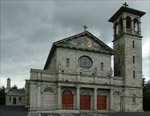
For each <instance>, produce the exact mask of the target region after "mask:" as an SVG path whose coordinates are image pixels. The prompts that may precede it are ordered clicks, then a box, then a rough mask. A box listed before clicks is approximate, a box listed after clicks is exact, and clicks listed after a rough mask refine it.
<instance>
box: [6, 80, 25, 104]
mask: <svg viewBox="0 0 150 116" xmlns="http://www.w3.org/2000/svg"><path fill="white" fill-rule="evenodd" d="M5 94H6V99H5V105H7V106H24V105H25V91H24V90H23V89H12V88H11V79H10V78H8V79H7V88H6V90H5Z"/></svg>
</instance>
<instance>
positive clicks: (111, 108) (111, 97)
mask: <svg viewBox="0 0 150 116" xmlns="http://www.w3.org/2000/svg"><path fill="white" fill-rule="evenodd" d="M110 111H113V89H110Z"/></svg>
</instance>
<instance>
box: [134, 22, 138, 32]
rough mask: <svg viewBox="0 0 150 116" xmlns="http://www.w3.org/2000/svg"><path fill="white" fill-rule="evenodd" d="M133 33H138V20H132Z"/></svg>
mask: <svg viewBox="0 0 150 116" xmlns="http://www.w3.org/2000/svg"><path fill="white" fill-rule="evenodd" d="M134 32H138V20H137V19H134Z"/></svg>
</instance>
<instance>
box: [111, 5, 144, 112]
mask: <svg viewBox="0 0 150 116" xmlns="http://www.w3.org/2000/svg"><path fill="white" fill-rule="evenodd" d="M123 5H124V6H122V7H121V8H120V9H119V10H118V11H117V12H116V13H115V14H114V15H113V16H112V17H111V18H110V19H109V22H112V23H113V33H114V36H113V47H114V50H115V55H114V76H116V78H121V77H122V78H123V80H122V81H123V83H122V86H123V88H122V97H121V104H122V105H121V111H124V112H129V111H132V112H134V111H136V112H137V111H143V106H142V99H143V97H142V35H141V17H142V16H143V15H144V14H145V12H142V11H139V10H136V9H132V8H129V7H128V5H127V4H126V3H125V4H123Z"/></svg>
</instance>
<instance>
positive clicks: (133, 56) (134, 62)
mask: <svg viewBox="0 0 150 116" xmlns="http://www.w3.org/2000/svg"><path fill="white" fill-rule="evenodd" d="M134 63H135V56H133V64H134Z"/></svg>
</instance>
